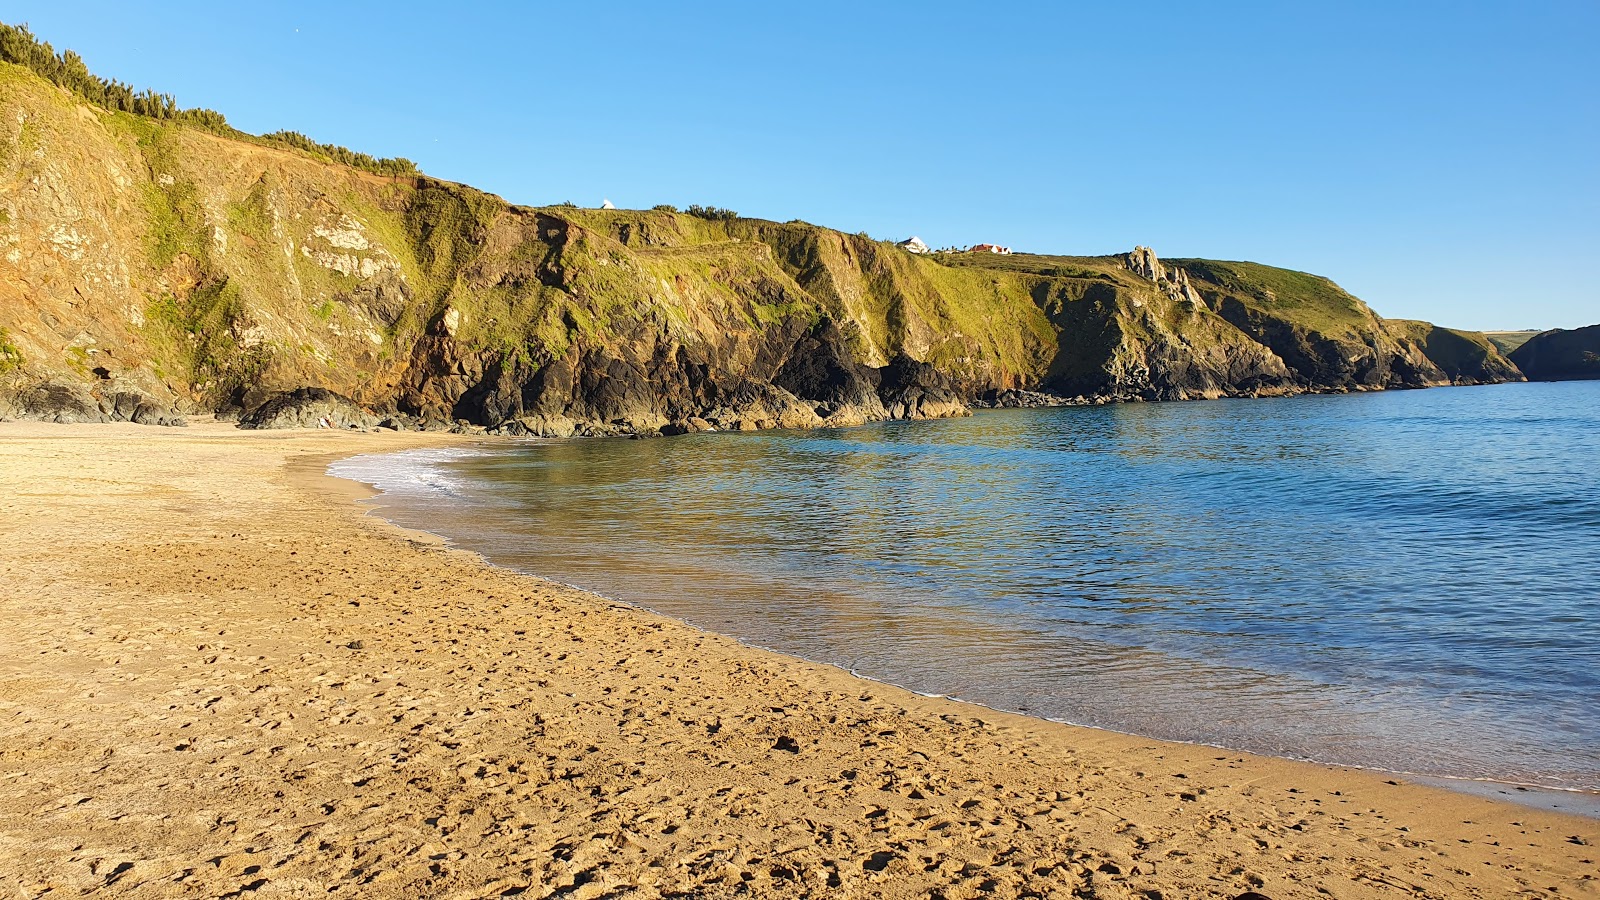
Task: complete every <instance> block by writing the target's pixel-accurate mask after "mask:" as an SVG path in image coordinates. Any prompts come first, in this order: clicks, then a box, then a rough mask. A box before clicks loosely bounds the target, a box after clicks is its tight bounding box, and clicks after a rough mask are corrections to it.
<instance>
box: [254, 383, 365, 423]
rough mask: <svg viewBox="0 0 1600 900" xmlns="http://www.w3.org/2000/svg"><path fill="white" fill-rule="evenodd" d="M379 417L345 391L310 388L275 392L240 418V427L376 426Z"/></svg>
mask: <svg viewBox="0 0 1600 900" xmlns="http://www.w3.org/2000/svg"><path fill="white" fill-rule="evenodd" d="M378 422H379V419H378V417H377V416H375V415H373V414H372V413H371V412H369V411H368V410H366V409H363V408H362V407H361V405H360V404H358V403H356V402H355V401H354V400H351V399H350V398H349V397H346V396H344V395H343V394H336V393H334V392H333V391H330V390H327V389H326V388H318V387H307V388H300V389H298V390H294V391H288V392H286V393H281V394H274V395H273V396H272V397H270V398H268V399H267V400H266V401H265V402H263V403H262V404H261V405H259V406H257V407H256V408H254V409H252V410H250V411H249V412H247V413H245V414H244V415H243V416H241V417H240V419H239V427H240V428H373V427H376V426H377V425H378Z"/></svg>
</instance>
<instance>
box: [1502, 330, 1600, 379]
mask: <svg viewBox="0 0 1600 900" xmlns="http://www.w3.org/2000/svg"><path fill="white" fill-rule="evenodd" d="M1511 359H1512V361H1513V362H1515V363H1516V364H1517V366H1518V367H1520V368H1521V369H1522V371H1523V372H1524V373H1526V374H1527V376H1528V378H1529V379H1531V380H1533V381H1574V380H1578V379H1587V378H1600V325H1589V326H1586V327H1584V328H1574V329H1572V330H1570V331H1569V330H1565V329H1561V328H1557V329H1554V330H1552V331H1546V332H1542V333H1540V334H1537V335H1535V336H1533V337H1531V338H1529V339H1528V340H1527V341H1526V342H1525V343H1523V344H1522V346H1520V347H1518V348H1517V349H1515V350H1513V351H1511Z"/></svg>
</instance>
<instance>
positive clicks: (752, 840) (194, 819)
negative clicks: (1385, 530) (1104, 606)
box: [0, 422, 1600, 900]
mask: <svg viewBox="0 0 1600 900" xmlns="http://www.w3.org/2000/svg"><path fill="white" fill-rule="evenodd" d="M464 440H465V439H464V438H452V437H449V436H440V435H421V434H392V433H384V434H356V433H330V432H243V431H239V430H236V429H234V428H232V427H231V426H228V425H225V424H218V423H198V424H196V425H194V426H192V427H190V428H187V429H163V428H146V427H140V426H132V425H107V426H47V425H38V424H31V423H14V422H13V423H0V895H4V896H17V897H29V898H32V897H58V896H76V895H80V894H104V895H111V896H140V897H145V896H147V897H168V896H195V897H252V898H266V897H302V896H322V895H325V894H329V893H335V892H337V893H338V894H339V895H340V896H353V897H498V896H515V895H522V896H527V897H553V896H560V897H572V898H599V897H659V896H684V897H734V896H742V897H799V896H810V897H878V896H882V897H907V898H946V900H957V898H968V897H1102V898H1121V897H1128V898H1166V900H1176V898H1190V897H1219V898H1239V897H1249V898H1252V900H1257V898H1259V897H1267V898H1271V900H1285V898H1301V897H1304V898H1312V897H1334V898H1363V897H1437V898H1453V897H1479V898H1507V897H1530V898H1531V897H1594V896H1600V822H1597V821H1595V820H1592V819H1586V818H1580V817H1575V816H1568V815H1563V814H1560V813H1553V812H1546V811H1540V810H1535V809H1531V808H1528V807H1524V806H1517V805H1513V804H1508V803H1502V802H1498V801H1494V800H1490V799H1483V798H1478V797H1473V796H1468V795H1465V794H1458V793H1454V792H1449V791H1444V790H1440V789H1437V788H1433V787H1429V786H1424V785H1418V784H1410V783H1404V780H1403V779H1398V778H1393V777H1391V776H1387V775H1384V774H1380V773H1371V772H1363V771H1356V770H1346V769H1335V768H1328V767H1321V766H1315V765H1310V764H1302V763H1296V762H1290V761H1284V760H1277V759H1270V758H1261V757H1255V756H1249V755H1245V754H1241V753H1237V752H1230V751H1221V750H1216V749H1213V748H1208V747H1198V746H1191V745H1180V744H1166V743H1160V742H1156V741H1151V740H1146V739H1140V738H1136V737H1128V736H1124V735H1118V734H1113V733H1109V732H1102V731H1096V730H1092V729H1084V728H1075V727H1071V726H1065V725H1057V724H1053V723H1049V722H1043V721H1038V720H1033V719H1028V718H1026V717H1021V716H1012V715H1007V714H1003V713H998V712H994V711H991V710H987V709H984V708H981V707H976V706H971V705H966V704H960V703H956V702H953V701H949V700H943V699H933V698H925V697H920V696H917V695H915V694H913V693H910V692H907V691H903V690H900V689H897V688H894V687H890V686H886V685H881V684H877V683H873V682H868V681H863V680H860V679H857V678H853V677H851V676H850V675H849V674H848V673H846V672H843V671H841V670H838V669H835V668H832V667H829V666H824V665H818V664H815V663H810V662H805V661H801V660H797V659H792V658H789V657H784V656H781V655H778V654H774V653H768V652H764V651H760V650H755V649H752V648H749V647H747V646H744V645H741V644H739V643H737V642H735V641H732V640H729V639H726V638H722V637H719V636H716V635H712V634H708V633H705V632H702V631H699V630H697V629H694V628H691V627H689V626H686V625H683V624H681V623H678V622H675V621H673V620H670V619H666V618H662V617H659V616H655V615H652V614H649V613H646V612H642V611H639V610H636V609H633V608H630V607H626V606H623V605H619V604H616V603H612V602H610V601H607V600H606V599H605V598H602V597H598V596H595V595H591V594H586V593H583V592H580V591H576V590H572V589H570V588H565V587H561V586H558V585H555V584H552V583H549V582H544V581H541V580H539V579H536V578H530V577H526V576H521V575H517V574H514V573H511V572H508V571H504V570H500V569H496V568H493V567H491V566H488V565H486V564H485V563H484V562H483V561H482V560H480V559H479V558H478V557H476V556H474V555H472V554H468V553H464V552H461V551H457V550H452V549H449V548H447V547H444V546H442V545H441V544H440V543H439V542H437V541H434V540H429V539H426V538H425V537H424V536H419V535H410V534H407V533H404V532H401V531H400V530H398V529H396V528H394V527H392V526H390V525H388V524H386V523H384V522H382V521H381V520H380V519H378V518H376V517H375V516H372V515H368V514H367V510H365V509H364V508H362V507H361V506H359V505H357V504H356V503H355V502H353V501H354V499H356V498H358V497H360V496H363V495H364V493H363V491H362V490H361V488H360V487H359V486H358V485H354V484H352V483H348V482H339V481H337V480H335V479H331V478H327V477H326V476H324V475H322V474H321V473H322V471H323V469H324V467H325V465H326V463H327V462H328V461H330V460H331V459H334V458H338V457H339V456H344V455H351V454H356V453H365V452H376V451H383V450H390V449H403V448H406V447H414V446H436V445H441V444H447V443H450V442H452V441H464Z"/></svg>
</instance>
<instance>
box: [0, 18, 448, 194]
mask: <svg viewBox="0 0 1600 900" xmlns="http://www.w3.org/2000/svg"><path fill="white" fill-rule="evenodd" d="M0 60H3V61H5V62H8V63H12V64H14V65H19V66H23V67H25V68H27V69H30V70H32V71H33V72H34V73H35V74H37V75H39V76H40V77H41V78H44V79H45V80H47V81H49V82H51V83H52V84H55V85H58V86H60V87H63V88H66V89H67V90H69V91H72V92H73V93H75V94H77V95H78V96H80V97H82V98H83V99H85V100H88V101H89V102H90V103H93V104H95V105H96V106H101V107H104V108H105V109H110V110H115V111H117V112H125V113H131V114H133V115H136V116H145V117H148V118H151V119H161V120H164V121H170V122H181V123H183V124H185V125H191V126H194V127H195V128H200V129H204V130H205V131H209V132H212V133H213V134H220V135H222V136H223V137H231V138H239V139H242V140H248V141H254V142H256V143H265V144H275V145H279V146H288V147H294V148H296V149H298V150H303V151H305V152H307V153H311V154H312V155H315V156H321V157H323V158H325V159H328V160H330V161H332V162H337V163H342V164H344V165H347V166H350V167H352V168H356V169H362V170H364V171H367V172H373V173H375V174H378V175H416V174H418V171H417V164H416V163H414V162H412V161H411V160H409V159H405V158H403V157H397V158H393V159H387V158H386V159H379V158H378V157H375V156H371V155H369V154H366V153H358V152H356V151H354V150H350V149H348V148H346V147H340V146H337V145H334V144H319V143H317V142H315V141H313V140H311V139H310V138H308V137H306V136H305V135H303V134H300V133H298V132H294V131H278V132H274V133H272V134H268V135H263V136H261V137H255V136H253V135H250V134H246V133H245V132H243V131H240V130H239V129H237V128H234V127H233V126H232V125H229V124H228V120H227V118H226V117H224V116H223V115H222V113H219V112H217V111H216V110H213V109H182V108H180V107H179V106H178V101H177V99H176V98H174V97H173V96H172V95H171V94H161V93H157V92H155V91H152V90H143V91H140V90H135V89H134V88H133V87H132V86H131V85H126V84H123V83H122V82H120V81H113V80H110V79H106V78H101V77H99V76H98V75H95V74H94V73H93V72H90V71H89V67H88V65H87V64H85V63H84V61H83V57H81V56H79V55H78V54H76V53H74V52H73V51H71V50H63V51H62V52H60V53H57V52H56V50H55V48H54V47H52V46H50V44H49V43H48V42H45V41H41V40H39V39H38V38H37V37H35V36H34V34H33V32H31V31H29V30H28V26H26V25H7V24H5V23H4V22H0Z"/></svg>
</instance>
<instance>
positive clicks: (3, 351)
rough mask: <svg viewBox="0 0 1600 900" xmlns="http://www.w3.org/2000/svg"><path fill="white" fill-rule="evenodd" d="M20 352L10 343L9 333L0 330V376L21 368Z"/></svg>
mask: <svg viewBox="0 0 1600 900" xmlns="http://www.w3.org/2000/svg"><path fill="white" fill-rule="evenodd" d="M22 363H23V358H22V351H21V350H20V349H18V348H17V345H16V344H13V343H12V342H11V332H9V331H7V330H5V329H4V328H0V375H5V374H7V373H9V372H14V371H16V370H17V369H20V368H22Z"/></svg>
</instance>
